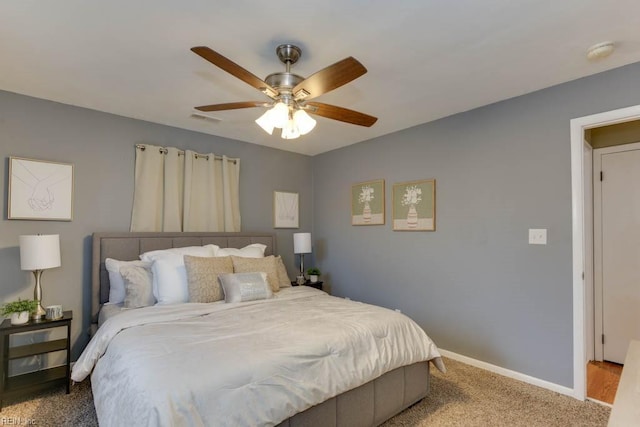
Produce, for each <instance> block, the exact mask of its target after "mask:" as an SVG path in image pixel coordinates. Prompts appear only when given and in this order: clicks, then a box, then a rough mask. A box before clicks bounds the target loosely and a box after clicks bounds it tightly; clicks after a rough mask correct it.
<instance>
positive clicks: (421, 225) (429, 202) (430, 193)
mask: <svg viewBox="0 0 640 427" xmlns="http://www.w3.org/2000/svg"><path fill="white" fill-rule="evenodd" d="M392 216H393V230H394V231H435V229H436V180H435V179H427V180H422V181H410V182H400V183H398V184H394V185H393V215H392Z"/></svg>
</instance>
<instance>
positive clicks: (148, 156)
mask: <svg viewBox="0 0 640 427" xmlns="http://www.w3.org/2000/svg"><path fill="white" fill-rule="evenodd" d="M239 176H240V160H239V159H230V158H227V157H226V156H221V157H217V156H215V155H214V154H213V153H208V154H199V153H196V152H194V151H191V150H187V151H185V152H183V151H180V150H178V149H177V148H174V147H167V148H165V147H158V146H154V145H136V170H135V188H134V200H133V212H132V215H131V231H240V224H241V219H240V196H239Z"/></svg>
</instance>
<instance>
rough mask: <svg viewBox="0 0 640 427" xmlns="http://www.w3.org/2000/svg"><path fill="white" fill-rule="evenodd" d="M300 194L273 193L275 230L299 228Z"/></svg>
mask: <svg viewBox="0 0 640 427" xmlns="http://www.w3.org/2000/svg"><path fill="white" fill-rule="evenodd" d="M298 209H299V207H298V193H287V192H285V191H274V192H273V228H299V223H298V221H299V220H298Z"/></svg>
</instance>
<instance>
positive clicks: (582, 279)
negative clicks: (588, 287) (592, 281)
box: [582, 271, 584, 280]
mask: <svg viewBox="0 0 640 427" xmlns="http://www.w3.org/2000/svg"><path fill="white" fill-rule="evenodd" d="M582 280H584V271H583V272H582Z"/></svg>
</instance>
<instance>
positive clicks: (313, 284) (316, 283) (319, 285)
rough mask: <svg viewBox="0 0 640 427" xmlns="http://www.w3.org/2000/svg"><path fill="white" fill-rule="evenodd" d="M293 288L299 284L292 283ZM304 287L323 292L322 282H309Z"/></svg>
mask: <svg viewBox="0 0 640 427" xmlns="http://www.w3.org/2000/svg"><path fill="white" fill-rule="evenodd" d="M291 286H299V285H298V282H291ZM304 286H311V287H312V288H316V289H320V290H322V282H321V281H318V282H314V283H312V282H310V281H308V280H307V281H306V282H305V283H304Z"/></svg>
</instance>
